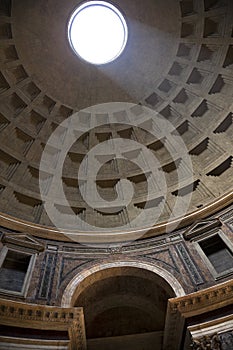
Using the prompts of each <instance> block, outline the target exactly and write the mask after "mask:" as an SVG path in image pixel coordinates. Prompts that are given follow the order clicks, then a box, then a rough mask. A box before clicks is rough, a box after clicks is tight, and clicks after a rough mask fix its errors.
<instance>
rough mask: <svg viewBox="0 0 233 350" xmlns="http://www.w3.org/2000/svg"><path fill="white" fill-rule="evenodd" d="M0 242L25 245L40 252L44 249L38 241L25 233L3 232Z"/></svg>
mask: <svg viewBox="0 0 233 350" xmlns="http://www.w3.org/2000/svg"><path fill="white" fill-rule="evenodd" d="M2 243H4V244H6V245H9V244H10V245H11V246H12V245H14V246H20V247H25V248H28V249H31V250H34V251H37V252H42V251H43V250H44V249H45V247H44V245H43V244H42V243H41V242H40V241H38V240H37V239H35V238H34V237H32V236H30V235H28V234H25V233H5V234H3V236H2Z"/></svg>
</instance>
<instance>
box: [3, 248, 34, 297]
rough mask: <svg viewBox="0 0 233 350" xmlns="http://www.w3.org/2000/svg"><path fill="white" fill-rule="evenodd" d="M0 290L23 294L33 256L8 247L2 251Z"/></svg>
mask: <svg viewBox="0 0 233 350" xmlns="http://www.w3.org/2000/svg"><path fill="white" fill-rule="evenodd" d="M1 254H2V259H1V260H2V264H1V267H0V290H1V291H6V292H13V293H16V294H21V295H23V294H24V292H25V288H26V282H27V280H28V277H29V273H30V271H29V270H30V269H29V266H30V265H31V263H32V260H33V256H32V255H31V254H27V253H24V252H19V251H16V250H11V249H8V248H6V249H5V250H4V251H2V252H1Z"/></svg>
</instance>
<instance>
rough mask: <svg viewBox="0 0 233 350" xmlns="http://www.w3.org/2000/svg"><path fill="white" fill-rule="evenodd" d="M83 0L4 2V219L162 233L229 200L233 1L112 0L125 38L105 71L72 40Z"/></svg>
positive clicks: (36, 226)
mask: <svg viewBox="0 0 233 350" xmlns="http://www.w3.org/2000/svg"><path fill="white" fill-rule="evenodd" d="M79 3H81V2H80V1H77V0H76V1H74V0H66V1H55V0H49V1H48V0H38V1H29V0H21V1H14V0H12V1H11V0H4V1H1V4H0V137H1V144H0V197H1V198H0V210H1V212H2V214H1V221H2V223H3V224H5V225H7V226H9V227H14V228H17V227H18V228H19V229H22V230H26V229H27V230H29V231H30V232H31V233H35V234H37V235H41V236H43V237H45V236H46V235H49V234H50V237H56V239H59V237H61V238H60V239H64V236H63V235H61V234H60V236H59V233H58V232H59V231H62V232H66V233H67V232H69V233H71V234H72V233H74V234H75V233H78V236H76V238H74V237H73V236H70V237H71V238H72V239H76V240H79V238H77V237H79V236H80V235H81V236H82V237H85V238H82V239H83V241H85V240H86V239H87V241H88V240H89V239H92V238H93V237H97V238H96V239H95V241H96V240H97V241H98V240H99V239H100V240H101V238H100V237H102V236H101V234H103V236H104V235H105V237H106V236H107V237H108V239H111V240H116V241H117V240H121V239H122V237H123V236H121V235H117V234H119V233H120V232H126V233H127V235H129V236H127V239H131V238H130V237H131V236H130V235H133V236H132V237H133V238H139V237H142V236H146V235H147V236H150V235H154V234H157V233H162V232H165V231H169V230H171V229H174V228H176V227H178V225H181V224H183V225H185V224H187V223H190V222H192V221H194V220H196V219H197V218H200V217H204V216H206V215H209V214H210V213H213V212H214V211H216V210H218V209H219V208H221V207H223V206H225V205H227V204H228V203H229V202H231V200H232V174H233V169H232V154H233V137H232V131H233V125H232V123H233V100H232V97H233V3H232V1H231V0H185V1H178V0H176V1H174V0H156V1H155V0H145V1H141V0H134V1H130V0H124V1H123V0H114V1H113V2H112V3H113V4H114V5H115V6H116V7H117V8H118V9H120V10H121V12H122V13H123V15H124V17H125V19H126V21H127V25H128V30H129V38H128V42H127V45H126V48H125V50H124V52H123V53H122V55H121V56H120V57H119V58H118V59H116V60H115V61H113V62H111V63H109V64H106V65H101V66H95V65H92V64H89V63H86V62H84V61H83V60H81V59H80V58H79V57H77V56H76V55H75V54H74V52H73V51H72V49H71V48H70V46H69V41H68V38H67V26H68V21H69V18H70V16H71V14H72V12H73V10H74V9H75V8H76V7H77V6H78V5H79ZM113 40H114V33H113ZM101 144H103V145H104V147H102V148H101ZM93 152H94V153H93ZM41 159H42V161H41ZM61 169H62V170H61ZM61 188H62V191H61ZM57 189H59V191H58V190H57ZM61 192H62V194H61ZM128 198H129V200H128ZM126 199H127V200H126ZM51 207H52V214H51V213H50V211H49V208H50V209H51ZM142 213H143V215H142V216H140V215H141V214H142ZM137 217H139V219H138V220H137ZM76 219H77V220H76ZM168 222H170V226H168V225H167V223H168ZM91 231H92V233H90V232H91ZM57 233H58V234H57ZM86 237H89V238H86ZM90 237H92V238H90ZM116 237H118V238H116Z"/></svg>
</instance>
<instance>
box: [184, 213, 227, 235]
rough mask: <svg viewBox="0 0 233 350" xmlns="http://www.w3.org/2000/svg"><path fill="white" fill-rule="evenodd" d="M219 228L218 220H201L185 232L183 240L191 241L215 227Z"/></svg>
mask: <svg viewBox="0 0 233 350" xmlns="http://www.w3.org/2000/svg"><path fill="white" fill-rule="evenodd" d="M219 226H221V222H220V220H219V219H217V218H215V219H210V220H201V221H198V222H194V223H193V224H192V225H191V226H190V227H189V228H188V229H187V230H186V231H185V232H184V238H185V239H187V240H190V239H193V238H195V237H197V236H199V235H201V234H203V233H205V232H207V231H209V230H211V229H213V228H215V227H219Z"/></svg>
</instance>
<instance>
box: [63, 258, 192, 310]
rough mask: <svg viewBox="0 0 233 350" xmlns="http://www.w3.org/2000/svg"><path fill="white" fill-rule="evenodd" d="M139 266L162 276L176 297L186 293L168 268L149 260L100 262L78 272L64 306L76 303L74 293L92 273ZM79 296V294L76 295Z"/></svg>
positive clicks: (71, 282) (68, 287)
mask: <svg viewBox="0 0 233 350" xmlns="http://www.w3.org/2000/svg"><path fill="white" fill-rule="evenodd" d="M123 267H124V268H125V267H126V268H130V267H132V268H137V269H141V270H146V271H149V272H152V273H154V274H156V275H157V276H158V277H160V278H162V279H163V280H164V281H165V282H167V284H168V285H169V286H170V287H171V289H172V290H173V291H174V294H175V296H176V297H181V296H184V295H185V291H184V289H183V287H182V286H181V284H180V283H179V281H178V280H177V279H176V278H175V277H174V276H173V275H172V274H171V273H170V272H168V271H167V270H165V269H164V268H162V267H160V266H154V265H153V264H151V263H149V262H142V261H137V260H130V261H124V260H120V261H112V262H103V263H100V264H95V265H94V266H92V267H90V268H89V269H87V270H84V271H82V272H80V273H79V274H77V275H76V276H75V277H74V278H73V279H72V280H71V281H70V282H69V284H68V285H67V287H66V289H65V291H64V293H63V296H62V301H61V306H62V307H71V306H72V305H73V303H74V295H75V291H76V289H77V288H78V286H79V285H80V284H81V283H82V282H84V281H85V279H87V278H88V277H90V276H91V275H92V274H95V273H97V272H100V271H105V270H109V269H114V268H123ZM75 297H77V295H75Z"/></svg>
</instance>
